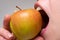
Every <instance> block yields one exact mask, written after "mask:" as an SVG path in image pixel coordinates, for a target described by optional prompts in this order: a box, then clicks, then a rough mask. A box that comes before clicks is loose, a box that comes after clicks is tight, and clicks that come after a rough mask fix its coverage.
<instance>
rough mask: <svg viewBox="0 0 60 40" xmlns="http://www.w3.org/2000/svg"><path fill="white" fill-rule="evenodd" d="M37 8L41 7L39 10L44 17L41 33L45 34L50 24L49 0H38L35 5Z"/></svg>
mask: <svg viewBox="0 0 60 40" xmlns="http://www.w3.org/2000/svg"><path fill="white" fill-rule="evenodd" d="M34 7H35V9H37V8H39V12H40V13H41V15H42V18H43V27H42V30H41V34H42V35H43V34H44V33H45V32H46V30H47V26H48V24H49V16H50V14H49V13H50V12H51V11H50V6H49V0H38V1H37V2H36V3H35V5H34Z"/></svg>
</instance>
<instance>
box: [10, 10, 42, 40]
mask: <svg viewBox="0 0 60 40" xmlns="http://www.w3.org/2000/svg"><path fill="white" fill-rule="evenodd" d="M41 27H42V16H41V14H40V12H38V11H37V10H36V9H24V10H19V11H17V12H14V13H13V14H12V15H11V20H10V28H11V31H12V32H13V34H14V35H15V36H16V37H17V39H18V40H30V39H32V38H34V37H35V36H36V35H37V34H38V33H39V32H40V31H41Z"/></svg>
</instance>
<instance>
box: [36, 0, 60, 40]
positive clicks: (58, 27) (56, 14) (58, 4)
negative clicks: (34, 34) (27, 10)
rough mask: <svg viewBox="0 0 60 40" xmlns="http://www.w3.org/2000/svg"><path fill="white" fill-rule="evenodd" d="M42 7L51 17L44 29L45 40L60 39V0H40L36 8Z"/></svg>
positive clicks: (42, 33)
mask: <svg viewBox="0 0 60 40" xmlns="http://www.w3.org/2000/svg"><path fill="white" fill-rule="evenodd" d="M37 7H40V8H41V9H42V10H44V11H45V12H46V14H47V15H48V17H49V23H48V25H47V27H46V28H44V29H42V32H41V35H42V36H43V38H44V40H60V0H38V1H37V2H36V3H35V8H37Z"/></svg>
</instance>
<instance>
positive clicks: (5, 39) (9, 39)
mask: <svg viewBox="0 0 60 40" xmlns="http://www.w3.org/2000/svg"><path fill="white" fill-rule="evenodd" d="M9 22H10V15H6V16H5V17H4V21H3V26H4V27H3V28H0V40H15V37H14V35H13V33H12V32H11V31H10V28H9Z"/></svg>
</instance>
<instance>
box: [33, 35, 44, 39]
mask: <svg viewBox="0 0 60 40" xmlns="http://www.w3.org/2000/svg"><path fill="white" fill-rule="evenodd" d="M34 40H44V38H43V37H40V36H38V37H37V38H35V39H34Z"/></svg>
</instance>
